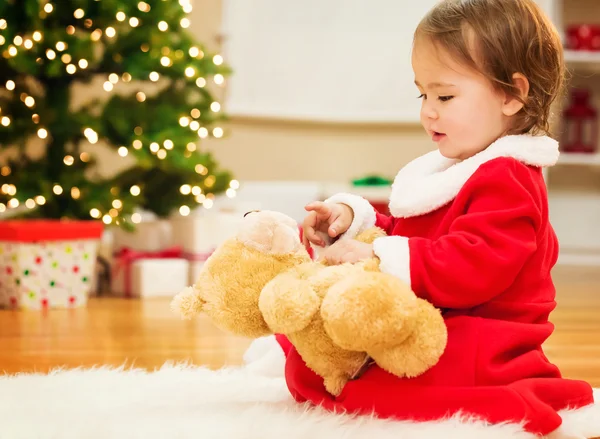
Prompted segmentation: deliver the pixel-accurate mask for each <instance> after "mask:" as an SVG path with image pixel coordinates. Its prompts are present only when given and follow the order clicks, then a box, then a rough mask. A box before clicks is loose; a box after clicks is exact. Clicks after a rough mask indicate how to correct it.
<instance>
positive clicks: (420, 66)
mask: <svg viewBox="0 0 600 439" xmlns="http://www.w3.org/2000/svg"><path fill="white" fill-rule="evenodd" d="M412 66H413V71H414V73H415V83H416V85H417V87H418V89H419V92H420V93H421V95H422V98H421V99H422V101H423V102H422V106H421V123H422V124H423V127H424V128H425V130H426V131H427V134H428V135H429V136H431V138H432V140H433V141H434V142H435V143H436V144H437V146H438V148H439V150H440V152H441V154H442V155H443V156H445V157H448V158H452V159H461V160H464V159H466V158H469V157H471V156H473V155H474V154H477V153H478V152H480V151H483V150H484V149H485V148H487V147H488V146H489V145H490V144H491V143H493V142H494V141H495V140H496V139H498V138H499V137H500V136H502V134H503V133H505V132H506V131H507V129H508V126H509V120H508V118H507V116H505V115H504V114H503V112H502V109H503V105H504V102H505V96H504V94H503V93H501V92H498V91H496V90H495V89H494V88H493V87H492V84H491V83H490V81H489V80H488V79H486V78H485V77H484V76H483V75H481V74H480V73H479V72H476V71H474V70H472V69H470V68H468V67H465V66H463V65H460V64H458V63H457V62H456V61H454V60H453V59H452V57H451V56H450V55H449V54H448V53H445V52H444V51H442V50H441V49H439V50H438V49H436V48H435V47H434V45H433V44H432V43H431V42H429V41H427V40H425V41H417V42H416V43H415V49H414V52H413V56H412Z"/></svg>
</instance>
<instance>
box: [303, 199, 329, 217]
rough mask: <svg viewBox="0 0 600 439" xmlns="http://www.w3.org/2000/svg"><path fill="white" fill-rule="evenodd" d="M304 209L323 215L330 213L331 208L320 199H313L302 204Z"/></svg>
mask: <svg viewBox="0 0 600 439" xmlns="http://www.w3.org/2000/svg"><path fill="white" fill-rule="evenodd" d="M304 209H305V210H308V211H309V212H310V211H313V212H316V213H317V214H319V215H322V216H325V215H329V214H330V213H331V208H330V207H329V206H328V205H327V204H325V203H323V202H322V201H313V202H312V203H309V204H307V205H306V206H304Z"/></svg>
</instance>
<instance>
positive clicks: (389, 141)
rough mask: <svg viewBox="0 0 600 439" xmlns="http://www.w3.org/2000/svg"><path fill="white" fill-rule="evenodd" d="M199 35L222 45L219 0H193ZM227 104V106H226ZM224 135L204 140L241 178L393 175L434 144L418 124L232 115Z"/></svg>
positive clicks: (329, 178)
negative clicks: (333, 121)
mask: <svg viewBox="0 0 600 439" xmlns="http://www.w3.org/2000/svg"><path fill="white" fill-rule="evenodd" d="M191 20H192V28H193V31H194V33H195V34H196V36H197V37H198V38H199V39H200V40H201V41H202V42H204V43H205V44H207V45H208V46H209V48H212V49H218V48H220V45H219V40H220V35H219V31H220V29H219V28H220V21H221V0H194V10H193V12H192V16H191ZM226 110H227V109H226V108H225V111H226ZM227 128H228V132H229V135H228V137H227V138H226V139H221V140H212V141H210V142H206V143H205V146H207V147H208V148H210V150H211V151H213V153H214V154H215V156H216V157H217V159H218V160H219V161H220V163H221V165H222V166H223V167H227V168H229V169H231V170H232V171H233V172H234V174H235V175H236V177H237V178H239V179H240V180H242V181H243V180H325V181H349V180H350V179H352V178H356V177H360V176H362V175H365V174H367V173H378V174H382V175H387V176H392V177H393V176H394V175H395V174H396V172H398V169H399V168H400V167H401V166H402V165H403V164H405V163H406V162H408V161H409V160H411V159H412V158H414V157H416V156H418V155H421V154H423V153H424V152H426V151H429V150H431V149H433V148H434V144H433V143H432V142H431V141H430V140H429V139H428V138H427V137H426V135H425V133H424V131H423V130H422V128H421V127H420V126H415V125H411V126H403V125H378V126H373V125H345V124H321V123H302V122H286V121H272V120H256V119H239V118H234V119H233V120H232V121H231V122H230V123H228V125H227Z"/></svg>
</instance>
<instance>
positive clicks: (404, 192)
mask: <svg viewBox="0 0 600 439" xmlns="http://www.w3.org/2000/svg"><path fill="white" fill-rule="evenodd" d="M558 156H559V150H558V142H557V141H556V140H554V139H552V138H550V137H547V136H531V135H527V134H522V135H514V136H506V137H501V138H500V139H498V140H496V141H495V142H494V143H492V144H491V145H490V146H488V147H487V148H486V149H484V150H483V151H481V152H480V153H478V154H475V155H474V156H473V157H470V158H468V159H466V160H463V161H459V160H454V159H448V158H446V157H444V156H442V155H441V153H440V152H439V151H438V150H435V151H432V152H430V153H428V154H425V155H423V156H421V157H419V158H417V159H415V160H413V161H412V162H410V163H409V164H407V165H406V166H405V167H404V168H402V169H401V170H400V172H399V173H398V175H396V178H395V179H394V183H393V185H392V192H391V195H390V204H389V207H390V212H391V214H392V215H393V216H395V217H397V218H408V217H411V216H418V215H423V214H425V213H429V212H432V211H434V210H437V209H439V208H440V207H442V206H444V205H445V204H447V203H449V202H450V201H452V200H453V199H454V197H456V195H457V194H458V192H459V191H460V189H461V188H462V187H463V185H464V184H465V183H466V182H467V180H468V179H469V178H470V177H471V176H472V175H473V174H474V173H475V171H477V169H478V168H479V166H481V165H482V164H484V163H485V162H488V161H490V160H493V159H496V158H499V157H512V158H514V159H516V160H519V161H520V162H522V163H524V164H527V165H530V166H538V167H546V166H552V165H554V164H556V162H557V160H558Z"/></svg>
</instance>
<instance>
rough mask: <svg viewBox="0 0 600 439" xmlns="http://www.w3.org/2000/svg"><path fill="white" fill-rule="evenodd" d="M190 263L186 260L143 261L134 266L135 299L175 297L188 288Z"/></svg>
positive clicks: (133, 289) (132, 279)
mask: <svg viewBox="0 0 600 439" xmlns="http://www.w3.org/2000/svg"><path fill="white" fill-rule="evenodd" d="M188 273H189V262H188V261H187V260H185V259H142V260H139V261H136V262H134V263H133V264H132V269H131V295H132V296H133V297H140V298H149V297H173V296H175V295H176V294H177V293H178V292H180V291H181V290H183V289H184V288H185V287H187V286H188Z"/></svg>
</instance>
